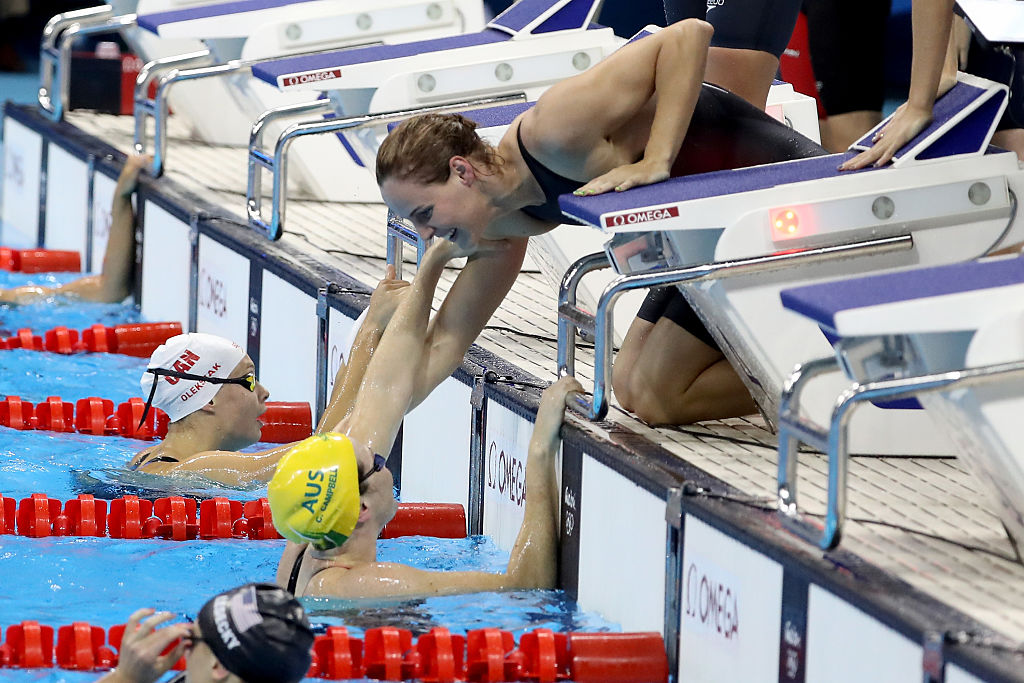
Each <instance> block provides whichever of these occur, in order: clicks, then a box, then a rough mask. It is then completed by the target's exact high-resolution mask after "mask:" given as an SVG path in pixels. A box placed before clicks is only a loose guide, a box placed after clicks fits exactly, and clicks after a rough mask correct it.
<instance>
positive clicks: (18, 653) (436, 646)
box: [0, 621, 668, 683]
mask: <svg viewBox="0 0 1024 683" xmlns="http://www.w3.org/2000/svg"><path fill="white" fill-rule="evenodd" d="M124 630H125V625H124V624H119V625H117V626H112V627H110V630H109V631H108V632H105V631H104V629H103V628H102V627H100V626H93V625H92V624H89V623H88V622H75V623H73V624H70V625H66V626H60V627H58V628H57V629H54V628H53V627H52V626H44V625H40V624H39V623H38V622H35V621H23V622H21V623H20V624H14V625H11V626H8V628H7V640H6V642H4V643H3V644H2V645H0V667H9V668H46V667H52V666H54V654H56V665H57V666H58V667H60V668H62V669H72V670H77V671H94V670H98V669H110V668H113V667H115V666H117V659H118V656H117V654H116V653H115V650H118V649H120V646H121V640H122V638H123V636H124ZM55 632H56V636H57V642H56V647H54V633H55ZM364 640H365V642H364ZM364 640H361V639H359V638H352V637H350V636H349V634H348V630H347V629H346V628H345V627H343V626H330V627H328V628H327V632H326V633H325V634H321V635H318V636H316V638H315V639H314V641H313V649H312V655H313V662H312V665H311V666H310V668H309V672H308V673H307V675H308V676H310V677H315V678H326V679H328V680H343V679H357V678H364V677H365V678H373V679H377V680H384V681H408V680H417V681H424V682H425V683H454V682H455V681H473V682H480V683H484V682H490V681H537V682H538V683H557V682H558V681H566V680H573V681H576V682H577V683H632V682H634V681H649V682H658V681H667V680H668V658H667V657H666V655H665V643H664V640H663V639H662V637H661V634H659V633H555V632H553V631H551V630H549V629H544V628H538V629H534V630H533V631H530V632H528V633H524V634H523V636H522V637H521V638H520V639H519V647H518V648H516V646H515V640H514V638H513V635H512V633H511V632H509V631H502V630H500V629H496V628H485V629H478V630H474V631H470V632H469V633H467V634H466V635H465V636H463V635H459V634H453V633H451V632H450V631H449V630H448V629H446V628H444V627H440V626H439V627H435V628H432V629H431V630H430V631H429V632H428V633H425V634H423V635H421V636H420V637H419V638H413V635H412V632H411V631H408V630H406V629H401V628H395V627H393V626H385V627H380V628H372V629H368V630H367V631H366V632H365V639H364ZM176 645H177V641H175V642H174V643H171V644H170V645H169V646H168V647H167V649H166V650H165V651H164V652H165V653H166V652H169V651H170V650H172V649H173V648H174V647H175V646H176ZM173 668H174V669H175V670H178V671H180V670H183V669H184V668H185V660H184V658H182V659H180V660H178V662H177V663H176V664H175V665H174V667H173Z"/></svg>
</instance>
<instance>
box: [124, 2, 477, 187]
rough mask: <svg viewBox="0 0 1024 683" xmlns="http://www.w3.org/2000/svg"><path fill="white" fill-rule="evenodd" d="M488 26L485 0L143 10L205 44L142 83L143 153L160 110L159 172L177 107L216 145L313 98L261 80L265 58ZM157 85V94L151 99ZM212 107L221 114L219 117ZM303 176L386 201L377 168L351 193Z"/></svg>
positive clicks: (152, 20) (164, 30)
mask: <svg viewBox="0 0 1024 683" xmlns="http://www.w3.org/2000/svg"><path fill="white" fill-rule="evenodd" d="M483 24H484V16H483V6H482V4H481V2H480V0H439V1H435V0H381V1H380V2H376V3H374V5H373V6H372V7H367V6H363V5H359V4H356V3H353V2H351V0H240V1H238V2H231V3H222V4H216V5H205V6H200V7H192V8H186V9H179V10H174V11H168V12H161V13H156V14H149V15H145V16H139V18H138V25H139V27H140V28H141V29H144V30H145V31H148V32H149V33H150V34H152V35H154V36H159V37H160V38H161V39H164V40H176V39H189V40H193V41H201V42H202V44H203V45H205V49H204V50H202V51H199V52H195V53H192V54H188V55H181V56H179V57H176V58H174V59H165V60H157V61H154V62H150V63H149V64H147V65H146V66H145V67H144V68H143V70H142V72H141V73H140V75H139V78H138V81H137V84H136V89H135V146H136V150H137V151H139V152H140V153H142V152H145V151H146V147H147V130H146V129H147V125H148V120H149V118H150V117H152V118H153V122H154V124H153V125H154V143H155V145H154V146H155V149H154V160H153V168H152V172H153V174H154V175H159V174H160V173H161V172H162V171H163V162H164V160H165V158H166V153H167V118H168V111H169V108H170V106H173V109H174V110H175V112H176V113H178V114H184V115H185V116H186V117H187V118H188V119H189V121H190V122H191V123H192V125H193V127H194V129H195V132H196V134H197V135H198V136H199V137H201V138H202V139H204V140H206V141H208V142H214V143H221V144H237V145H243V144H247V143H248V142H249V137H248V135H249V128H250V126H251V124H252V121H253V120H254V119H256V118H258V117H259V115H260V114H261V113H262V112H263V111H265V110H267V109H272V108H276V107H282V106H286V105H289V104H294V103H296V102H298V101H302V100H304V99H305V97H303V96H301V95H300V96H297V95H296V94H289V93H282V92H280V91H278V90H277V89H276V88H272V87H269V86H267V85H265V84H264V83H262V82H261V81H259V80H257V79H253V78H251V77H250V76H251V72H252V68H253V67H254V66H256V65H259V64H261V63H262V62H266V61H273V60H278V59H280V58H282V57H284V56H287V55H294V54H299V53H305V52H310V51H314V50H321V51H323V50H335V51H336V50H339V49H343V48H348V47H353V46H359V45H367V44H373V43H383V44H393V43H399V42H405V41H415V40H425V39H429V38H437V37H441V36H446V35H451V34H455V33H460V32H464V31H479V30H480V29H482V28H483ZM214 78H216V80H211V79H214ZM184 81H189V82H190V86H189V88H187V89H185V90H180V89H175V91H174V95H173V100H172V99H171V89H172V86H174V85H175V84H177V83H181V82H184ZM151 86H153V88H152V89H153V90H154V91H155V95H154V97H153V98H150V97H149V96H148V93H149V92H150V90H151ZM211 98H212V99H211ZM222 101H223V102H222ZM211 111H215V112H216V116H211V115H210V112H211ZM319 151H320V153H323V150H322V149H321V150H319ZM339 151H341V152H342V153H343V156H342V157H341V158H340V159H338V158H335V155H328V156H329V157H330V158H329V162H330V163H332V164H333V165H335V166H337V165H338V164H339V163H340V164H341V165H342V166H345V165H346V164H347V165H349V166H351V165H352V164H353V162H352V160H351V159H350V158H348V154H347V153H345V151H344V148H339ZM301 173H302V176H303V182H304V184H305V185H306V186H307V187H309V188H310V191H311V192H312V193H313V194H314V195H316V196H319V197H323V198H331V199H336V200H347V201H352V200H356V201H379V200H380V195H379V193H378V191H377V188H376V185H375V184H374V183H373V182H372V178H371V177H369V176H368V174H365V173H363V174H362V175H359V176H358V177H357V178H356V180H357V181H358V182H353V183H350V184H347V185H344V190H343V191H341V190H339V187H342V184H338V183H331V184H321V183H319V182H318V181H317V176H316V175H315V174H313V173H310V172H308V171H306V169H305V168H304V167H303V168H302V169H301ZM364 176H365V177H364ZM339 192H341V194H340V195H339Z"/></svg>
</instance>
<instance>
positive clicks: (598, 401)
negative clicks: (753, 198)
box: [558, 235, 914, 420]
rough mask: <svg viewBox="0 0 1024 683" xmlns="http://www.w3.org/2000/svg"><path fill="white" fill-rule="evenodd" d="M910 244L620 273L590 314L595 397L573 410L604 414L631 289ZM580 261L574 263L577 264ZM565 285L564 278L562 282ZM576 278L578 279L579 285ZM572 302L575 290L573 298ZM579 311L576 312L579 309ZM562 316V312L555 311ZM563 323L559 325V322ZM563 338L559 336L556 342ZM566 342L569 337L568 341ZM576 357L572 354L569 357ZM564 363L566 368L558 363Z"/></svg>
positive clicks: (887, 242)
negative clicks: (622, 307)
mask: <svg viewBox="0 0 1024 683" xmlns="http://www.w3.org/2000/svg"><path fill="white" fill-rule="evenodd" d="M913 246H914V240H913V238H912V237H911V236H910V235H900V236H898V237H887V238H883V239H876V240H868V241H865V242H854V243H850V244H840V245H835V246H830V247H814V248H808V249H802V250H799V251H786V252H779V253H775V254H767V255H764V256H753V257H749V258H743V259H734V260H731V261H715V262H713V263H704V264H698V265H694V266H683V267H680V268H670V269H667V270H657V271H651V272H645V273H635V274H631V275H619V276H618V277H617V278H615V279H614V280H612V281H611V282H610V283H608V286H606V287H605V289H604V292H602V294H601V298H600V299H599V300H598V303H597V310H596V311H595V312H594V315H593V319H594V391H593V398H592V399H590V400H588V399H587V398H586V397H585V396H583V395H582V394H579V395H577V396H576V397H575V401H574V405H573V408H575V409H576V410H577V411H579V412H580V413H582V414H583V415H585V416H586V417H588V418H589V419H591V420H600V419H602V418H604V416H605V415H606V414H607V413H608V399H607V396H606V392H607V384H608V378H610V377H611V374H612V354H611V350H612V347H613V343H612V333H613V332H614V318H613V310H614V306H615V302H616V301H617V300H618V298H619V296H621V295H622V294H624V293H625V292H628V291H630V290H634V289H649V288H651V287H662V286H665V285H676V284H682V283H693V282H700V281H702V280H712V279H715V280H718V279H724V278H727V277H735V276H737V275H749V274H751V273H762V272H770V271H773V270H780V269H782V268H788V267H791V266H807V265H813V264H815V263H819V262H822V261H831V260H833V259H843V258H855V257H859V256H866V255H879V254H886V253H890V252H894V251H901V250H905V249H910V248H912V247H913ZM577 263H578V262H577ZM564 283H565V281H564V280H563V284H564ZM578 283H579V279H578V278H577V279H576V284H577V285H578ZM567 296H568V295H563V293H562V292H561V291H559V302H560V303H561V302H562V301H563V300H567ZM572 297H573V300H575V292H573V294H572ZM577 310H578V309H577ZM559 318H561V311H560V312H559ZM560 324H561V323H560ZM561 343H562V337H561V336H560V337H559V344H560V345H561ZM566 343H568V339H566ZM573 355H574V354H573ZM558 357H559V359H560V366H559V368H558V371H559V374H566V373H568V374H575V372H574V367H573V366H574V364H575V363H574V362H573V358H571V356H570V354H569V353H568V351H567V352H566V353H564V354H563V352H562V350H561V348H560V349H559V352H558ZM563 360H564V361H565V366H564V367H563V366H562V365H561V362H562V361H563Z"/></svg>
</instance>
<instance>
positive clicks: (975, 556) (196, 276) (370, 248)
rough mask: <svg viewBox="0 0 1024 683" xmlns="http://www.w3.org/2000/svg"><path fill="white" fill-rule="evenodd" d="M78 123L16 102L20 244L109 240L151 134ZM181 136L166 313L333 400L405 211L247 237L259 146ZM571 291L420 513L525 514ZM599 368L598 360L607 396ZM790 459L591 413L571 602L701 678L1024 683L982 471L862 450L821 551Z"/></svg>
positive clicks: (145, 237)
mask: <svg viewBox="0 0 1024 683" xmlns="http://www.w3.org/2000/svg"><path fill="white" fill-rule="evenodd" d="M65 119H66V120H65V122H64V123H59V124H58V123H53V122H52V121H50V120H48V119H47V118H45V117H43V116H41V115H40V114H39V113H38V112H37V111H36V110H35V109H32V108H22V107H16V106H11V105H7V107H6V108H5V115H4V157H5V160H4V163H5V174H4V188H3V192H4V194H3V218H4V221H5V223H6V224H7V225H10V226H12V227H11V228H8V230H7V231H6V232H5V234H4V235H2V236H0V239H2V240H3V242H4V244H5V246H12V247H17V246H36V245H37V244H42V245H45V246H47V247H52V248H72V249H78V250H81V251H83V253H90V249H91V248H94V247H96V246H98V245H97V244H96V242H97V235H96V233H97V231H98V230H99V223H100V220H99V218H97V217H94V216H93V215H92V213H91V211H92V208H93V207H96V206H103V205H104V204H105V205H107V206H109V202H110V197H109V193H111V192H112V182H113V178H115V177H116V175H117V173H118V171H119V168H120V165H121V163H122V160H123V154H124V153H126V152H128V151H129V150H130V149H131V147H132V137H133V130H132V122H131V121H130V120H128V119H127V118H121V117H113V116H104V115H95V114H87V113H80V112H71V113H68V114H67V115H66V117H65ZM171 124H172V125H171V127H170V129H169V131H170V135H169V144H170V146H171V148H172V151H173V154H174V158H175V160H176V161H175V164H174V165H173V166H172V167H170V168H168V170H167V172H166V173H165V175H164V176H163V177H161V178H159V179H155V180H154V179H150V178H143V179H142V180H141V181H140V194H139V209H140V234H141V248H140V249H139V257H140V259H141V268H140V269H139V273H140V274H139V278H138V282H137V283H136V287H135V296H136V300H137V302H138V303H139V305H140V307H141V309H142V312H143V314H144V315H146V316H147V317H150V318H153V319H157V318H160V319H168V320H180V321H181V322H182V323H183V325H185V326H187V327H188V328H189V329H192V330H201V331H207V332H213V333H217V334H222V335H224V336H227V337H230V338H233V339H236V340H238V341H239V342H240V343H243V344H245V345H246V347H247V351H248V352H249V354H250V355H251V356H252V357H253V359H254V361H255V363H256V364H257V367H258V370H259V373H260V378H261V381H263V382H265V383H266V384H267V385H268V386H269V387H271V388H272V390H273V392H274V397H275V399H279V400H307V401H310V403H311V404H312V405H318V404H319V405H322V401H323V400H324V398H325V397H326V396H327V395H328V392H329V390H330V388H331V387H330V386H329V383H328V378H329V377H331V376H333V373H334V369H335V368H336V367H337V362H338V359H337V351H336V349H337V347H338V345H339V343H340V341H339V340H340V339H342V338H344V336H345V335H347V334H348V332H349V331H350V328H351V325H352V320H353V319H354V318H355V317H356V315H357V314H358V313H359V311H360V310H361V309H362V308H363V307H364V306H365V305H366V301H367V296H366V293H367V292H368V291H369V288H370V287H371V286H372V285H373V284H374V283H375V282H376V281H377V280H378V279H379V277H380V276H381V274H382V273H383V264H384V256H385V249H384V236H385V221H386V210H385V208H384V207H383V206H381V205H375V204H365V203H360V204H355V203H353V204H346V203H336V202H321V201H309V200H302V199H294V200H293V202H292V204H291V206H290V208H289V224H288V229H287V230H286V231H285V233H284V234H283V236H282V238H281V239H280V240H279V241H277V242H273V243H271V242H268V241H267V240H265V239H263V238H262V237H260V236H259V235H257V234H255V233H254V232H253V231H251V230H249V229H248V228H247V227H246V225H247V220H246V216H245V212H244V207H245V164H246V158H245V157H246V151H245V150H244V149H237V148H229V147H220V146H216V145H206V144H201V143H196V142H194V141H189V140H186V139H184V138H183V137H180V136H178V135H176V134H175V130H174V126H173V117H172V119H171ZM12 170H15V171H16V172H12ZM19 242H20V243H19ZM91 263H92V265H93V266H94V267H95V265H97V264H98V261H97V260H96V257H95V256H93V257H92V261H91ZM87 267H88V266H87ZM456 274H457V270H456V269H454V268H453V269H450V270H449V271H448V272H446V274H445V276H444V278H443V279H442V283H441V285H440V286H439V288H438V296H439V297H441V296H443V295H444V293H445V292H446V291H447V289H448V287H450V285H451V283H452V281H453V280H454V277H455V276H456ZM182 292H187V293H188V296H187V297H182V296H181V293H182ZM556 298H557V292H556V291H554V288H553V287H552V286H551V285H549V284H548V281H547V280H546V278H544V277H543V276H542V275H541V274H540V273H537V272H531V271H530V270H527V272H524V273H522V274H521V276H520V278H519V280H518V281H517V283H516V285H515V286H514V288H513V290H512V292H511V294H510V296H509V297H508V299H507V300H506V301H505V302H504V303H503V304H502V306H501V308H500V309H499V310H498V312H497V314H496V315H495V317H494V319H492V321H491V323H490V325H489V327H488V328H487V329H485V331H484V332H483V334H482V335H481V337H480V339H479V340H478V342H477V344H476V345H474V347H473V348H471V349H470V351H469V352H468V353H467V355H466V358H465V361H464V363H463V365H462V366H461V367H460V368H459V369H458V370H457V371H456V373H455V374H454V375H453V376H452V377H451V378H450V379H448V380H446V381H445V382H444V383H443V384H442V385H441V386H440V387H439V388H438V389H437V390H436V391H435V392H434V394H433V395H432V396H431V397H430V398H428V400H427V401H426V402H425V403H424V404H423V405H422V406H420V407H419V408H417V410H416V411H414V412H413V413H411V414H410V415H409V416H407V418H406V420H405V424H404V428H403V431H404V437H403V439H402V441H401V443H400V444H399V445H398V446H397V447H396V452H395V453H394V454H393V455H392V456H391V462H392V464H396V465H397V469H398V471H399V475H400V476H399V477H398V478H397V481H398V482H399V486H400V490H401V494H402V498H403V500H406V501H422V502H461V503H463V504H465V506H466V509H467V513H468V516H469V523H470V528H471V530H472V531H474V532H476V533H480V532H483V533H487V534H489V535H491V536H492V537H493V538H494V539H495V541H496V542H497V543H498V544H499V545H502V546H503V547H510V545H511V543H512V540H513V538H514V534H515V531H516V530H517V529H518V525H519V521H520V519H521V514H522V511H521V507H520V504H521V498H522V497H521V493H522V483H521V482H522V478H521V476H520V474H519V473H520V472H521V469H520V468H521V467H522V466H523V465H524V464H525V458H526V441H527V438H526V437H528V435H529V433H530V429H531V426H530V423H531V422H532V421H533V419H534V416H535V411H536V407H537V400H538V392H537V391H535V390H531V389H530V388H529V386H528V385H529V384H532V383H537V382H538V380H540V381H550V380H552V379H553V378H554V372H555V367H556V343H555V335H556V329H557V314H556V307H555V301H556ZM526 333H529V334H526ZM538 336H539V337H541V338H536V337H538ZM593 363H594V360H593V352H592V350H591V349H589V348H586V347H584V346H583V345H580V346H579V348H578V349H577V351H576V371H577V374H578V375H579V376H580V377H581V380H582V381H583V382H584V384H586V382H588V381H591V380H592V378H593V372H594V367H593ZM485 371H491V372H490V373H489V374H486V375H485ZM776 448H777V443H776V440H775V437H774V436H773V435H772V433H771V431H770V430H769V428H768V427H767V425H766V424H765V423H764V421H763V420H762V419H761V418H758V417H752V418H745V419H733V420H726V421H720V422H712V423H705V424H700V425H694V426H690V427H684V428H676V429H653V428H651V427H648V426H646V425H644V424H642V423H640V422H639V421H637V420H635V419H633V418H631V417H630V416H629V415H627V414H625V413H623V412H622V411H620V410H619V409H618V408H617V407H616V406H615V405H614V402H613V403H612V406H611V409H610V412H609V416H608V419H606V420H604V421H600V422H588V421H583V420H580V419H579V418H578V417H575V416H573V415H572V414H567V421H566V425H565V427H564V429H563V450H562V456H561V479H560V495H559V499H560V503H561V536H562V543H561V558H560V585H561V586H562V588H564V589H565V591H566V593H567V595H568V596H569V597H570V598H572V599H575V600H577V601H578V602H579V603H580V604H581V606H582V607H584V608H585V609H588V610H597V611H599V612H601V613H602V614H603V615H604V616H605V617H606V618H608V619H609V620H612V621H618V622H619V623H621V625H622V628H623V629H624V630H650V631H658V632H660V633H662V634H663V635H664V636H665V639H666V643H668V648H669V655H670V661H671V662H672V667H673V668H672V671H673V674H674V676H675V679H676V680H678V681H708V680H744V681H822V680H828V681H840V682H843V681H864V680H873V681H879V680H881V681H905V680H922V679H923V680H943V677H944V680H946V681H949V682H952V683H964V682H969V681H982V680H1024V667H1021V664H1020V662H1021V660H1020V658H1019V657H1020V656H1019V655H1017V654H1015V652H1014V650H1015V648H1016V647H1017V644H1018V643H1020V642H1021V641H1022V640H1024V592H1022V591H1020V590H1019V588H1018V587H1019V586H1020V585H1022V582H1024V566H1021V564H1019V563H1018V561H1017V560H1016V557H1015V555H1014V552H1013V548H1012V546H1011V545H1010V543H1009V541H1008V540H1007V536H1006V534H1005V533H1004V531H1003V527H1002V525H1001V523H1000V521H999V518H998V517H997V516H996V515H995V514H993V512H992V511H991V510H990V509H989V508H988V507H986V505H985V504H984V496H983V495H982V491H981V487H980V486H979V484H978V482H977V480H975V479H974V478H973V477H972V476H971V474H970V473H969V472H968V470H967V468H966V467H964V466H963V465H962V464H961V463H960V462H959V461H958V460H957V459H955V458H952V457H938V458H934V457H933V458H920V457H869V458H861V457H854V458H852V459H851V463H850V471H849V488H850V490H849V496H848V505H849V517H848V519H847V521H846V527H845V528H844V542H843V545H842V547H841V548H839V549H837V550H832V551H821V550H818V549H816V548H813V547H812V546H809V545H807V544H804V543H801V542H799V541H798V540H797V539H795V538H793V537H792V536H790V535H789V534H786V533H782V532H781V531H780V529H779V524H778V520H777V518H776V515H775V499H774V496H775V490H776V489H775V487H776ZM398 456H400V457H398ZM801 456H802V458H803V467H802V469H801V471H800V476H799V485H800V487H801V492H802V495H803V498H802V503H803V507H804V509H805V510H806V511H807V512H808V513H810V514H819V513H821V512H823V511H824V505H825V492H826V489H827V467H826V463H825V459H824V458H823V457H822V456H821V455H819V454H815V453H802V454H801ZM399 463H400V464H399ZM609 585H620V586H630V590H628V591H609V590H608V588H607V587H608V586H609Z"/></svg>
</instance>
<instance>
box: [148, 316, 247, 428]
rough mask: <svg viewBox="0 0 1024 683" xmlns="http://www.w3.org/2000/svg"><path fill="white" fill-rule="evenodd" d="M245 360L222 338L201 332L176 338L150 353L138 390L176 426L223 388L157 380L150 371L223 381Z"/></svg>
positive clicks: (164, 377)
mask: <svg viewBox="0 0 1024 683" xmlns="http://www.w3.org/2000/svg"><path fill="white" fill-rule="evenodd" d="M244 357H245V351H243V350H242V347H240V346H239V345H238V344H235V343H234V342H231V341H228V340H227V339H224V338H223V337H218V336H216V335H213V334H204V333H202V332H192V333H190V334H179V335H178V336H176V337H171V338H170V339H168V340H167V341H165V342H164V343H163V344H161V345H160V346H159V347H158V348H157V350H156V351H154V352H153V355H152V356H150V358H149V367H148V369H147V370H146V372H144V373H143V374H142V379H141V380H140V381H139V386H141V387H142V394H143V396H150V399H151V400H152V404H153V405H154V406H156V407H157V408H159V409H160V410H163V411H164V412H165V413H167V415H168V416H169V417H170V418H171V422H177V421H178V420H180V419H182V418H183V417H185V416H187V415H191V414H192V413H194V412H196V411H197V410H199V409H200V408H202V407H203V406H205V405H206V404H207V403H209V402H210V400H211V399H212V398H213V397H214V396H215V395H216V394H217V392H218V391H219V390H220V388H221V386H222V385H221V384H215V383H214V382H204V381H202V380H196V379H183V378H181V377H172V376H170V375H165V374H162V373H161V374H160V375H159V376H158V375H157V374H154V373H153V372H151V371H152V370H169V371H171V372H174V373H178V374H188V375H195V376H197V377H219V378H226V377H228V376H229V375H230V374H231V372H232V371H233V370H234V369H235V366H236V365H238V363H239V362H240V361H241V360H242V358H244ZM154 383H155V387H154Z"/></svg>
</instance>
